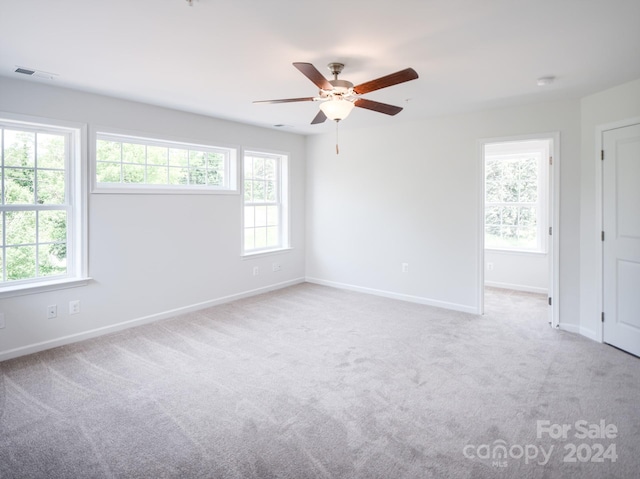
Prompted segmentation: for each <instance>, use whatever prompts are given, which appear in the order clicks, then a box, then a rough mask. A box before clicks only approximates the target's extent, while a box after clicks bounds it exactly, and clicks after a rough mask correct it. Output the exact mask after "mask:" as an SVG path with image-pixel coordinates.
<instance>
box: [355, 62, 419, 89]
mask: <svg viewBox="0 0 640 479" xmlns="http://www.w3.org/2000/svg"><path fill="white" fill-rule="evenodd" d="M416 78H418V74H417V73H416V71H415V70H414V69H413V68H407V69H405V70H401V71H399V72H395V73H392V74H391V75H387V76H383V77H380V78H376V79H375V80H371V81H368V82H365V83H361V84H360V85H357V86H356V87H354V89H353V91H354V92H355V93H357V94H358V95H364V94H365V93H369V92H371V91H375V90H380V89H381V88H387V87H388V86H393V85H397V84H398V83H404V82H406V81H410V80H415V79H416Z"/></svg>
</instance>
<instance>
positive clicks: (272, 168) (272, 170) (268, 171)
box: [264, 158, 276, 180]
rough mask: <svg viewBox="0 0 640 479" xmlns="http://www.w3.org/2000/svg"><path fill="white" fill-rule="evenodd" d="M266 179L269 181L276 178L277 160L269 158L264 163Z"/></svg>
mask: <svg viewBox="0 0 640 479" xmlns="http://www.w3.org/2000/svg"><path fill="white" fill-rule="evenodd" d="M264 177H265V178H266V179H267V180H274V179H275V178H276V160H274V159H273V158H268V159H266V160H265V161H264Z"/></svg>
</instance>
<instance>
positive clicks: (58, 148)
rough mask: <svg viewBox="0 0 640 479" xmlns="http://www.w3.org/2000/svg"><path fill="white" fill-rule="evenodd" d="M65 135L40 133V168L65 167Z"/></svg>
mask: <svg viewBox="0 0 640 479" xmlns="http://www.w3.org/2000/svg"><path fill="white" fill-rule="evenodd" d="M64 159H65V158H64V136H63V135H50V134H47V133H38V168H57V169H61V170H63V169H64V167H65V166H64Z"/></svg>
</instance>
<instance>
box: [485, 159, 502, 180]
mask: <svg viewBox="0 0 640 479" xmlns="http://www.w3.org/2000/svg"><path fill="white" fill-rule="evenodd" d="M484 172H485V179H486V181H487V183H489V182H491V183H499V182H500V181H501V179H502V161H501V160H487V161H486V162H485V168H484Z"/></svg>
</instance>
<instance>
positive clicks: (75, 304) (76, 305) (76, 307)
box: [69, 299, 80, 314]
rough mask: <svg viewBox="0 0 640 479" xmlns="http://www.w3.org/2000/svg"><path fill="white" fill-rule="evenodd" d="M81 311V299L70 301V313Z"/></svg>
mask: <svg viewBox="0 0 640 479" xmlns="http://www.w3.org/2000/svg"><path fill="white" fill-rule="evenodd" d="M79 312H80V300H79V299H76V300H75V301H69V314H78V313H79Z"/></svg>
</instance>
